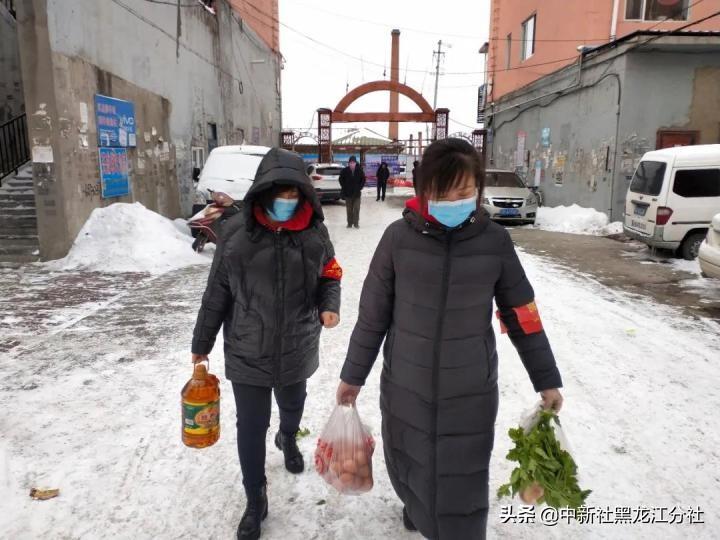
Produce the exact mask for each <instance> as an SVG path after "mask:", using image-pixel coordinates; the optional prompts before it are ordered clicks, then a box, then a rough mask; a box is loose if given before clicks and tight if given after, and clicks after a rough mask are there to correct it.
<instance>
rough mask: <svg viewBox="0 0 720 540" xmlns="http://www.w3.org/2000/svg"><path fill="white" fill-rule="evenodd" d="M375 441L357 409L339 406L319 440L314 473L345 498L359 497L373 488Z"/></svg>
mask: <svg viewBox="0 0 720 540" xmlns="http://www.w3.org/2000/svg"><path fill="white" fill-rule="evenodd" d="M374 451H375V439H373V436H372V435H371V433H370V430H369V429H368V428H367V427H365V426H364V425H363V423H362V421H361V420H360V415H359V414H358V412H357V409H356V408H355V407H354V406H350V405H338V406H336V407H335V410H334V411H333V413H332V415H330V419H329V420H328V422H327V424H326V425H325V428H324V429H323V431H322V433H321V435H320V438H319V439H318V443H317V448H316V450H315V470H316V471H317V472H318V474H319V475H320V476H322V478H323V480H325V481H326V482H327V483H328V484H330V485H331V486H333V487H334V488H335V489H336V490H338V491H339V492H340V493H342V494H344V495H359V494H361V493H366V492H368V491H370V490H371V489H372V487H373V476H372V455H373V452H374Z"/></svg>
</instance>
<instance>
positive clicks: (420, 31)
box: [296, 0, 702, 43]
mask: <svg viewBox="0 0 720 540" xmlns="http://www.w3.org/2000/svg"><path fill="white" fill-rule="evenodd" d="M701 1H702V0H701ZM296 3H298V4H301V5H304V6H307V7H310V8H312V9H313V10H314V11H320V12H323V13H327V14H329V15H333V16H335V17H338V18H341V19H344V20H348V19H351V20H352V21H353V22H361V23H365V24H369V25H373V26H377V27H383V28H390V26H388V25H386V24H384V23H379V22H377V21H373V20H370V19H361V18H359V17H354V16H348V15H347V14H342V13H337V12H335V11H330V10H328V9H324V8H319V7H317V6H314V5H310V4H306V3H304V2H296ZM392 28H399V29H400V30H401V31H403V32H410V33H417V34H427V35H431V36H445V37H452V38H458V39H468V40H472V41H477V42H480V41H482V39H481V38H480V37H479V36H471V35H468V34H451V33H448V32H435V31H432V30H424V29H420V28H412V27H409V26H397V25H396V26H393V27H392ZM606 39H607V36H606V37H602V38H578V39H571V38H564V39H536V40H535V41H547V42H573V43H575V42H580V41H603V40H606ZM495 40H497V41H506V39H505V38H488V41H495ZM512 41H524V40H523V39H520V38H518V39H513V40H512Z"/></svg>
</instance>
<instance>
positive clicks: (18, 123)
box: [0, 114, 30, 180]
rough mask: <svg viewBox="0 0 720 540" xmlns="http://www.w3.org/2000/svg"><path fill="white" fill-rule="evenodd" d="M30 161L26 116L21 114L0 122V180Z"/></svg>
mask: <svg viewBox="0 0 720 540" xmlns="http://www.w3.org/2000/svg"><path fill="white" fill-rule="evenodd" d="M28 161H30V145H29V144H28V135H27V116H26V115H25V114H21V115H20V116H16V117H15V118H13V119H11V120H10V121H8V122H5V123H4V124H0V180H2V179H3V178H4V177H5V176H7V175H8V174H10V173H17V171H18V169H19V168H20V167H21V166H22V165H24V164H25V163H27V162H28Z"/></svg>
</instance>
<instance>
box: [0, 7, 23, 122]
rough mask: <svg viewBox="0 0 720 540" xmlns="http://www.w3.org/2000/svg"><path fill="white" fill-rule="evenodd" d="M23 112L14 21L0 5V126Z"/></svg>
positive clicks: (18, 54)
mask: <svg viewBox="0 0 720 540" xmlns="http://www.w3.org/2000/svg"><path fill="white" fill-rule="evenodd" d="M24 112H25V98H24V97H23V88H22V77H21V73H20V53H19V51H18V43H17V26H16V21H15V17H13V16H12V15H10V12H9V11H8V10H7V9H6V8H5V6H4V5H2V4H0V124H2V123H4V122H7V121H8V120H10V119H11V118H13V117H15V116H17V115H19V114H22V113H24Z"/></svg>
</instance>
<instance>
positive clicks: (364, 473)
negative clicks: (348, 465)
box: [358, 465, 370, 478]
mask: <svg viewBox="0 0 720 540" xmlns="http://www.w3.org/2000/svg"><path fill="white" fill-rule="evenodd" d="M358 476H359V477H360V478H370V467H368V466H367V465H360V466H359V467H358Z"/></svg>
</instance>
